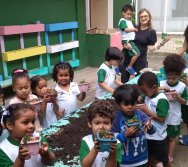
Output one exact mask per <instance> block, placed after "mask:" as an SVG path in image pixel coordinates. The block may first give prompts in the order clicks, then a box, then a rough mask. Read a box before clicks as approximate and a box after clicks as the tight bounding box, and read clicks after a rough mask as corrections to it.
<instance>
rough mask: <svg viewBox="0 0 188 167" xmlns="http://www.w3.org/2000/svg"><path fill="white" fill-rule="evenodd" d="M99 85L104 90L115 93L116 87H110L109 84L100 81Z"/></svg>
mask: <svg viewBox="0 0 188 167" xmlns="http://www.w3.org/2000/svg"><path fill="white" fill-rule="evenodd" d="M98 84H99V86H100V87H101V88H103V89H104V90H106V91H108V92H110V93H111V94H113V93H114V89H112V88H110V87H109V86H108V85H106V84H105V83H104V82H98Z"/></svg>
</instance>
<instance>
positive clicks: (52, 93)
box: [46, 89, 57, 98]
mask: <svg viewBox="0 0 188 167" xmlns="http://www.w3.org/2000/svg"><path fill="white" fill-rule="evenodd" d="M46 93H47V95H49V96H50V97H51V98H56V97H57V91H56V90H55V89H47V90H46Z"/></svg>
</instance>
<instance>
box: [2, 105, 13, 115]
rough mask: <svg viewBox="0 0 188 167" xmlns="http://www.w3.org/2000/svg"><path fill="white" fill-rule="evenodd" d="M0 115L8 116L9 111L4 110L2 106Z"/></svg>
mask: <svg viewBox="0 0 188 167" xmlns="http://www.w3.org/2000/svg"><path fill="white" fill-rule="evenodd" d="M2 115H3V116H10V115H11V114H10V112H9V109H8V108H6V107H5V106H2Z"/></svg>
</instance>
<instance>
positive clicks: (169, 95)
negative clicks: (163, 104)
mask: <svg viewBox="0 0 188 167" xmlns="http://www.w3.org/2000/svg"><path fill="white" fill-rule="evenodd" d="M175 93H176V91H175V90H171V91H168V92H165V95H166V97H167V99H168V100H169V101H172V100H174V97H173V95H174V94H175Z"/></svg>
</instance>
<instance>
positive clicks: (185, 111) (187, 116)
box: [181, 105, 188, 124]
mask: <svg viewBox="0 0 188 167" xmlns="http://www.w3.org/2000/svg"><path fill="white" fill-rule="evenodd" d="M181 113H182V119H183V122H184V123H185V124H188V106H187V105H181Z"/></svg>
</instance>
